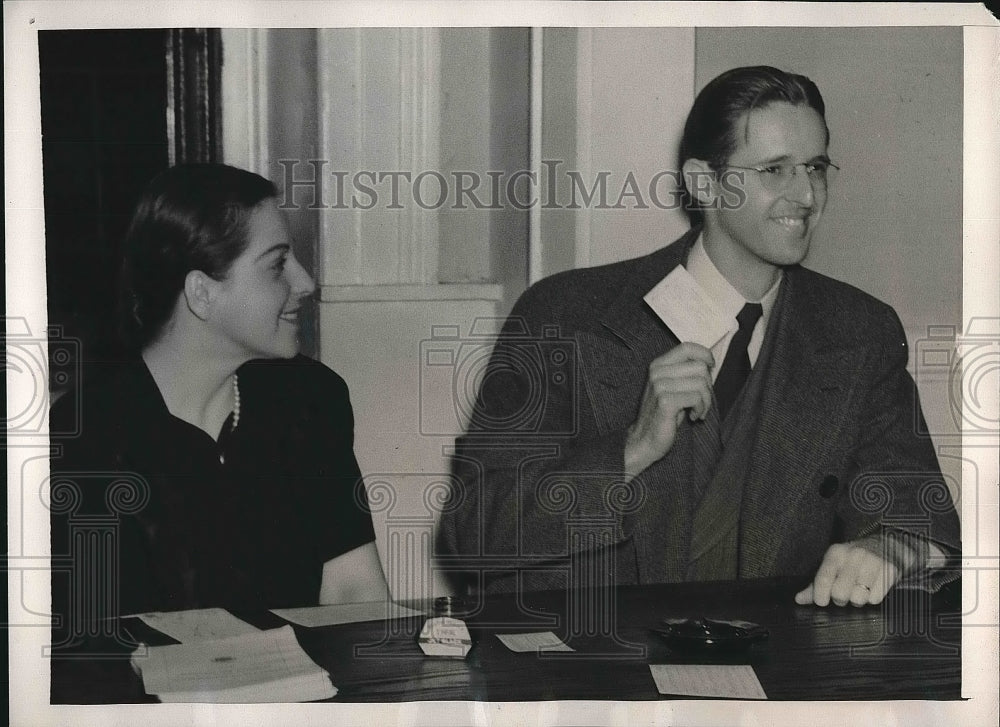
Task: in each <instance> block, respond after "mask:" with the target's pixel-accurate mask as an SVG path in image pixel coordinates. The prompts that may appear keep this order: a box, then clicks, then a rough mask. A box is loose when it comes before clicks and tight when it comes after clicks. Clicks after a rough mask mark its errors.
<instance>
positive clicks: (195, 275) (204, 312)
mask: <svg viewBox="0 0 1000 727" xmlns="http://www.w3.org/2000/svg"><path fill="white" fill-rule="evenodd" d="M217 286H218V281H217V280H213V279H212V278H211V277H209V276H208V275H206V274H205V273H203V272H202V271H200V270H192V271H190V272H189V273H188V274H187V275H186V276H184V301H185V302H186V303H187V307H188V310H189V311H191V312H192V313H193V314H194V315H196V316H197V317H198V318H200V319H201V320H203V321H204V320H206V319H207V318H208V314H209V312H210V311H211V309H212V301H214V300H215V292H216V287H217Z"/></svg>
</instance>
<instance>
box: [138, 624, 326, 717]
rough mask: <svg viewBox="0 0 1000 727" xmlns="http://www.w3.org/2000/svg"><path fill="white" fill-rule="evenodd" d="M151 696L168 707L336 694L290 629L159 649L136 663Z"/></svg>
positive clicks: (271, 700)
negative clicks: (173, 703)
mask: <svg viewBox="0 0 1000 727" xmlns="http://www.w3.org/2000/svg"><path fill="white" fill-rule="evenodd" d="M134 662H135V664H136V665H137V666H138V667H139V669H140V670H141V671H142V681H143V685H144V686H145V689H146V693H147V694H155V695H157V696H159V697H160V699H161V700H162V701H164V702H285V701H288V702H296V701H307V700H315V699H326V698H329V697H332V696H334V695H335V694H336V693H337V690H336V688H335V687H334V686H333V684H331V683H330V678H329V675H328V674H327V673H326V672H325V671H324V670H323V669H321V668H320V667H319V666H317V665H316V664H315V663H314V662H313V661H312V659H310V658H309V656H308V655H307V654H306V653H305V652H304V651H303V650H302V647H301V646H299V643H298V641H297V640H296V639H295V632H294V631H292V627H291V626H283V627H281V628H279V629H270V630H268V631H257V632H256V633H253V634H243V635H240V636H233V637H230V638H228V639H219V640H217V641H203V642H197V643H192V644H176V645H173V646H154V647H150V648H149V649H148V654H147V656H146V657H145V658H138V657H135V658H134Z"/></svg>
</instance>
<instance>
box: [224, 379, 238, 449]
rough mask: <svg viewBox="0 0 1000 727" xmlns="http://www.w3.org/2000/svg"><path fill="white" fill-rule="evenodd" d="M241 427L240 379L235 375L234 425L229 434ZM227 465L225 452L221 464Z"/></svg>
mask: <svg viewBox="0 0 1000 727" xmlns="http://www.w3.org/2000/svg"><path fill="white" fill-rule="evenodd" d="M239 425H240V377H239V376H237V375H236V374H233V423H232V425H231V426H230V427H229V433H230V434H232V433H233V432H235V431H236V427H238V426H239ZM219 441H220V443H221V441H222V439H221V437H220V439H219ZM225 463H226V453H225V452H223V451H220V452H219V464H225Z"/></svg>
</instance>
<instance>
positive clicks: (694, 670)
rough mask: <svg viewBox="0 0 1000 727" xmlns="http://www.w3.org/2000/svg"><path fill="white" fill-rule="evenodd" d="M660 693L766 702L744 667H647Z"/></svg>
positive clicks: (754, 677)
mask: <svg viewBox="0 0 1000 727" xmlns="http://www.w3.org/2000/svg"><path fill="white" fill-rule="evenodd" d="M649 670H650V671H651V672H652V673H653V681H655V682H656V691H658V692H659V693H660V694H673V695H685V696H690V697H727V698H729V699H767V695H766V694H764V688H763V687H762V686H761V685H760V681H759V680H758V679H757V674H756V672H754V670H753V667H752V666H749V665H747V664H650V665H649Z"/></svg>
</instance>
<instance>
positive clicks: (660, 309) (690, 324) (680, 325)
mask: <svg viewBox="0 0 1000 727" xmlns="http://www.w3.org/2000/svg"><path fill="white" fill-rule="evenodd" d="M643 300H644V301H646V304H647V305H649V307H650V308H652V309H653V312H654V313H656V315H658V316H659V317H660V320H662V321H663V322H664V323H666V324H667V327H668V328H669V329H670V330H671V332H672V333H673V334H674V335H675V336H677V339H678V340H679V341H681V342H682V343H684V342H691V343H699V344H701V345H702V346H704V347H705V348H709V349H710V348H712V346H714V345H715V344H717V343H718V342H719V341H721V340H722V339H723V337H724V336H725V335H726V334H727V333H729V330H730V328H731V327H732V326H733V325H735V320H726V316H725V314H723V313H722V312H720V311H719V309H718V308H716V307H715V304H714V303H713V302H712V300H711V298H709V297H708V296H707V295H706V294H705V291H704V290H702V288H701V286H700V285H698V282H697V281H696V280H695V279H694V277H693V276H692V275H691V273H689V272H688V271H687V269H686V268H685V267H684V266H683V265H678V266H677V267H676V268H674V269H673V270H671V271H670V274H669V275H667V277H665V278H664V279H663V280H661V281H660V282H659V283H657V284H656V285H655V286H654V287H653V289H652V290H650V291H649V292H648V293H646V295H645V296H644V297H643Z"/></svg>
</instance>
